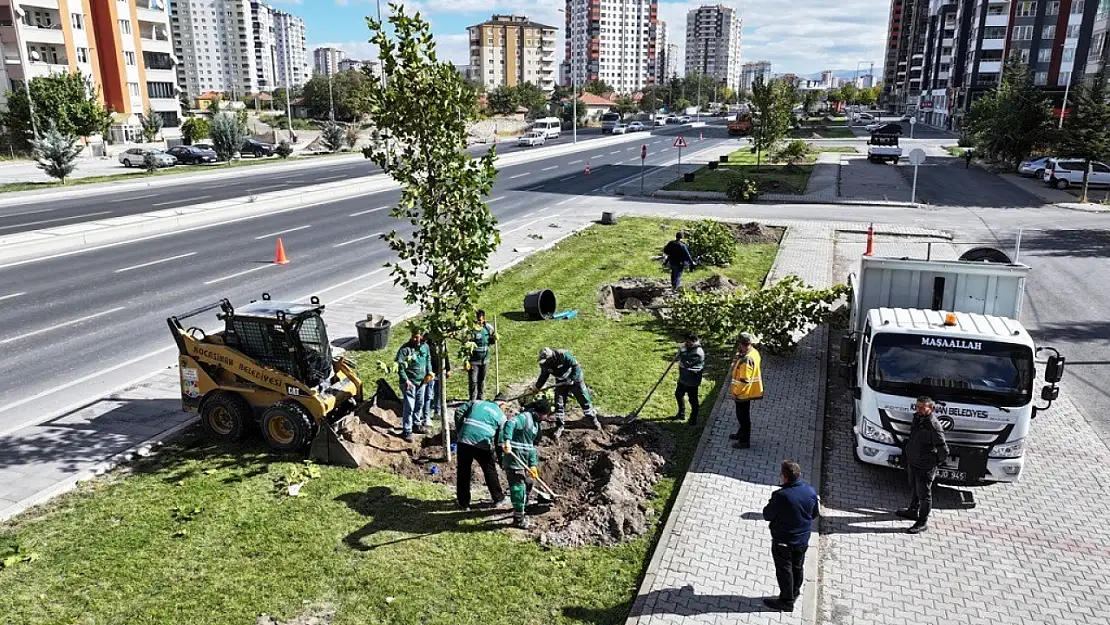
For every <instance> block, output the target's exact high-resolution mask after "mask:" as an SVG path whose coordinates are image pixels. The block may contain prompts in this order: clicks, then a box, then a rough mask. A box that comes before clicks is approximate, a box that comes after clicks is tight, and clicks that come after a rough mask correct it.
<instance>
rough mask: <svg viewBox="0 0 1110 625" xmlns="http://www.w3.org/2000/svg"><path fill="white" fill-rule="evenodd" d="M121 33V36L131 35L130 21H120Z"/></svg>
mask: <svg viewBox="0 0 1110 625" xmlns="http://www.w3.org/2000/svg"><path fill="white" fill-rule="evenodd" d="M119 32H120V34H123V35H130V34H131V21H130V20H120V21H119Z"/></svg>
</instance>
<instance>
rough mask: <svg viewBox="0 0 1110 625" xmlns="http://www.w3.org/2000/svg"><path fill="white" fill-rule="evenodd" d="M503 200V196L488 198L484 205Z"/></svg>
mask: <svg viewBox="0 0 1110 625" xmlns="http://www.w3.org/2000/svg"><path fill="white" fill-rule="evenodd" d="M503 199H505V196H504V195H499V196H497V197H494V198H490V199H488V200H486V204H493V203H494V202H499V201H501V200H503Z"/></svg>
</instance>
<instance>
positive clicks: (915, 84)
mask: <svg viewBox="0 0 1110 625" xmlns="http://www.w3.org/2000/svg"><path fill="white" fill-rule="evenodd" d="M930 1H931V0H891V3H890V25H889V27H888V32H887V49H886V64H885V65H884V66H883V73H884V78H883V91H882V94H881V95H880V99H879V102H880V104H881V105H882V106H883V107H884V108H887V109H888V110H894V111H898V112H902V111H904V110H905V109H906V108H907V107H908V106H912V104H913V103H914V102H916V100H917V98H918V96H919V95H920V94H921V86H922V76H921V75H922V71H923V67H924V65H925V42H926V39H927V31H928V25H929V19H928V12H929V3H930Z"/></svg>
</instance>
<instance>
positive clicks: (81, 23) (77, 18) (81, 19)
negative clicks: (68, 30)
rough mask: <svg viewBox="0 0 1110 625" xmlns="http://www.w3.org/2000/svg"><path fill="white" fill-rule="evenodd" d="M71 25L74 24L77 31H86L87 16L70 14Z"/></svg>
mask: <svg viewBox="0 0 1110 625" xmlns="http://www.w3.org/2000/svg"><path fill="white" fill-rule="evenodd" d="M69 23H70V24H73V28H74V29H76V30H84V29H85V16H84V15H81V14H80V13H70V14H69Z"/></svg>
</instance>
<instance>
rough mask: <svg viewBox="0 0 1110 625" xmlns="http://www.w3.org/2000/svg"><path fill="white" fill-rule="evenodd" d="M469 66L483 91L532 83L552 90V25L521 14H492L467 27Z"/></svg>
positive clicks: (553, 49)
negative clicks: (472, 68) (540, 22)
mask: <svg viewBox="0 0 1110 625" xmlns="http://www.w3.org/2000/svg"><path fill="white" fill-rule="evenodd" d="M466 30H467V33H468V34H469V35H470V65H471V66H473V67H474V70H473V71H474V72H475V79H476V80H478V81H480V82H481V83H482V86H484V87H485V88H486V90H487V91H490V90H493V89H496V88H498V87H513V86H516V85H519V84H523V83H532V84H533V85H536V86H537V87H539V88H540V89H542V90H543V91H544V92H545V93H551V92H552V91H554V90H555V36H556V34H557V33H556V28H555V27H554V26H547V25H545V24H539V23H536V22H533V21H531V20H529V19H528V18H527V17H526V16H524V15H494V16H493V17H492V18H490V19H489V20H487V21H485V22H482V23H481V24H475V25H473V26H470V27H468V28H467V29H466Z"/></svg>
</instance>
